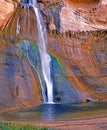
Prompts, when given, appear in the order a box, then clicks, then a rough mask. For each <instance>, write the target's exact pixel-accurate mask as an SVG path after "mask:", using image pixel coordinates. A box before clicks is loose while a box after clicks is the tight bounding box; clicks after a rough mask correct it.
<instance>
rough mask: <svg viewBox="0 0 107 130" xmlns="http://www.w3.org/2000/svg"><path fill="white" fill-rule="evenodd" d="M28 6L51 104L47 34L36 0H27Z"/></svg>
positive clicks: (51, 93) (51, 92)
mask: <svg viewBox="0 0 107 130" xmlns="http://www.w3.org/2000/svg"><path fill="white" fill-rule="evenodd" d="M26 2H27V3H28V4H29V6H31V7H32V8H33V9H34V12H35V17H36V18H37V33H38V49H39V54H40V59H41V68H42V74H43V78H44V81H45V86H46V90H47V92H46V93H47V101H45V102H48V103H52V102H53V84H52V81H51V76H50V61H51V58H50V56H49V54H48V53H47V49H46V44H47V36H46V35H47V34H46V28H45V25H44V21H43V18H42V15H41V13H40V11H39V9H38V7H37V1H36V0H29V1H26Z"/></svg>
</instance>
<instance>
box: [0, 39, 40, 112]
mask: <svg viewBox="0 0 107 130" xmlns="http://www.w3.org/2000/svg"><path fill="white" fill-rule="evenodd" d="M0 42H1V43H0V44H5V42H6V41H5V40H1V41H0ZM2 47H3V46H2ZM36 79H38V78H37V76H36V74H35V72H34V70H33V69H32V68H31V66H30V65H29V63H28V61H27V60H26V59H25V58H23V57H20V56H19V55H18V49H17V47H16V46H14V45H13V44H11V43H10V44H9V46H8V47H5V49H4V47H3V49H2V48H1V49H0V110H1V109H2V108H6V107H8V108H21V107H25V106H32V105H38V104H40V103H41V99H42V98H41V96H40V95H41V91H40V88H39V87H38V86H39V82H37V81H36Z"/></svg>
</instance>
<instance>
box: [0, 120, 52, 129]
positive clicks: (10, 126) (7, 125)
mask: <svg viewBox="0 0 107 130" xmlns="http://www.w3.org/2000/svg"><path fill="white" fill-rule="evenodd" d="M0 130H52V129H49V128H47V127H42V128H39V127H37V126H31V125H24V124H21V123H11V122H0Z"/></svg>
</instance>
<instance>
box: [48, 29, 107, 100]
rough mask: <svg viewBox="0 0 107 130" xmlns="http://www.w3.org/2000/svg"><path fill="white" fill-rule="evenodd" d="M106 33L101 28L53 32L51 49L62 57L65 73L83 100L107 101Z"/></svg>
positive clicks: (50, 42) (50, 43) (50, 40)
mask: <svg viewBox="0 0 107 130" xmlns="http://www.w3.org/2000/svg"><path fill="white" fill-rule="evenodd" d="M105 35H106V32H100V31H98V32H81V33H74V34H72V33H69V32H68V33H66V34H63V35H60V34H52V33H50V34H49V50H50V51H52V53H53V54H55V55H56V56H57V57H58V58H59V59H60V61H61V64H62V65H63V68H64V71H65V77H66V78H67V79H68V81H69V82H70V83H71V84H72V85H73V87H74V88H75V90H76V91H77V93H78V95H79V97H80V99H81V101H83V102H84V101H107V45H106V44H107V40H105V39H104V37H105ZM71 97H72V95H71Z"/></svg>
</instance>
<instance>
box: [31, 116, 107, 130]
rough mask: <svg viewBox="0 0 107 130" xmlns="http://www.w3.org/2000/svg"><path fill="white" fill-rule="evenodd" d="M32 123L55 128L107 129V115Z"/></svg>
mask: <svg viewBox="0 0 107 130" xmlns="http://www.w3.org/2000/svg"><path fill="white" fill-rule="evenodd" d="M33 124H34V125H37V126H40V127H41V126H47V127H49V128H55V129H57V130H107V117H99V118H93V119H82V120H74V121H53V122H34V123H33Z"/></svg>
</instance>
